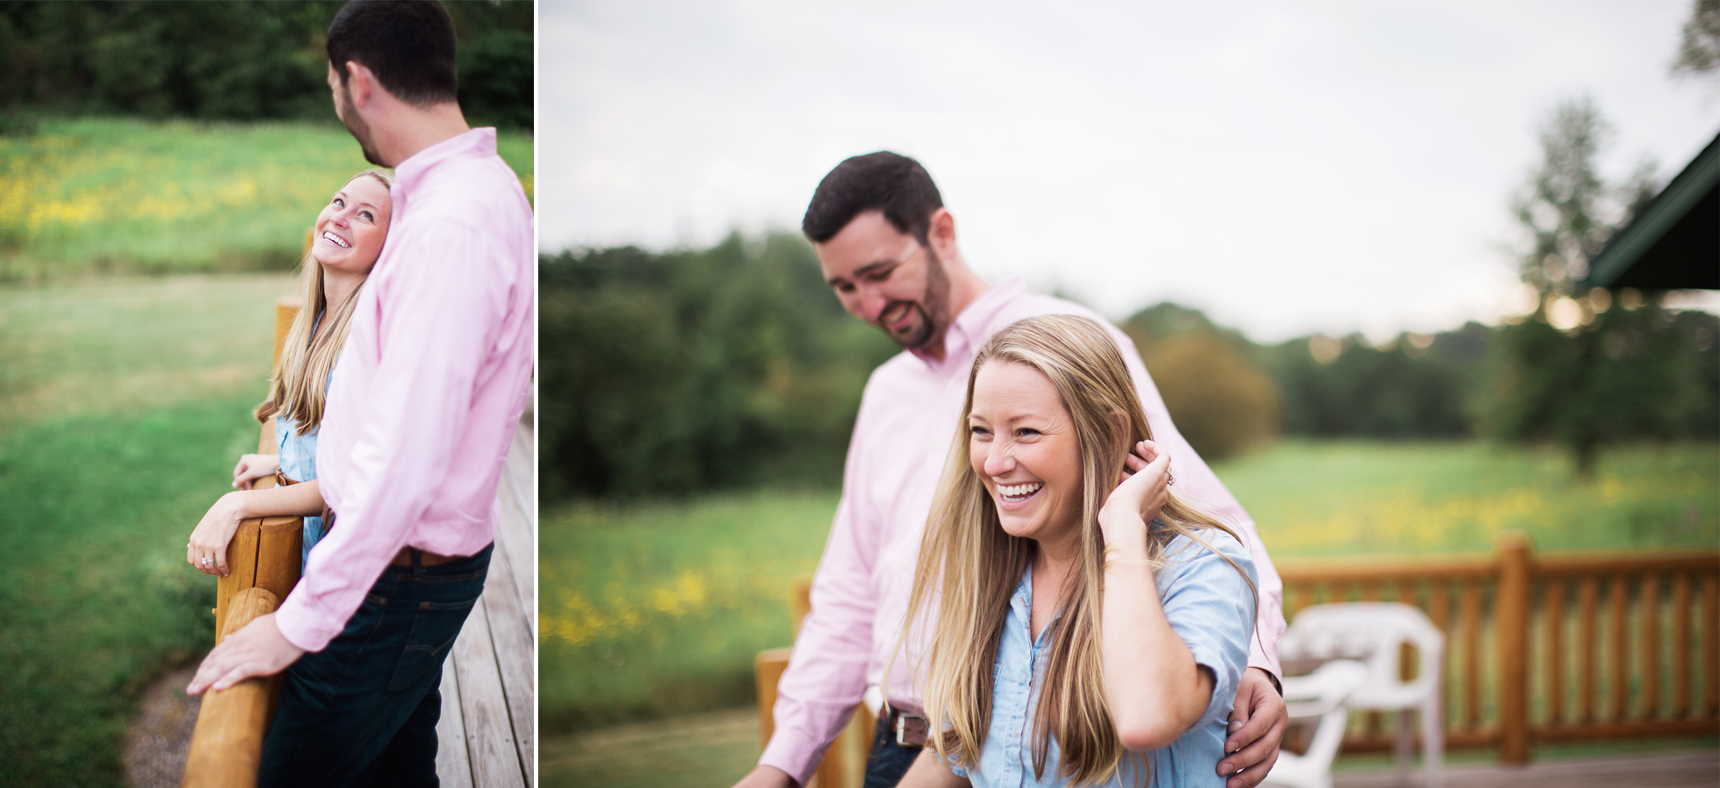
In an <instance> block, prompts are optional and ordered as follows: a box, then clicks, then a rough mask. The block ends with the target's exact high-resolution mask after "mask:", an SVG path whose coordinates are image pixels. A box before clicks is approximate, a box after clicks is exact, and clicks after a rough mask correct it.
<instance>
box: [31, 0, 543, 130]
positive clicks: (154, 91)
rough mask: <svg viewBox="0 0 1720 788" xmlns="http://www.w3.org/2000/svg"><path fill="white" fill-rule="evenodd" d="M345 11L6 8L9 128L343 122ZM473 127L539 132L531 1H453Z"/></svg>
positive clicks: (201, 6)
mask: <svg viewBox="0 0 1720 788" xmlns="http://www.w3.org/2000/svg"><path fill="white" fill-rule="evenodd" d="M341 5H342V3H341V2H336V1H334V0H318V1H317V2H304V3H255V2H235V1H234V0H226V1H224V2H185V1H184V0H172V1H169V2H137V1H136V0H122V1H120V2H103V3H57V2H19V1H17V0H0V73H4V74H5V75H6V78H5V79H3V80H0V110H4V113H3V114H4V116H5V118H4V119H0V131H5V132H7V133H16V132H18V131H20V130H21V131H28V128H27V124H23V123H21V122H19V121H17V117H18V116H19V115H20V114H42V113H47V114H70V115H78V114H116V113H117V114H128V115H140V116H144V117H183V118H196V119H207V120H238V121H253V120H271V119H287V118H295V119H309V120H316V121H322V122H327V123H333V122H335V119H334V114H333V113H332V112H331V111H330V105H329V97H328V85H327V82H326V74H327V69H328V65H327V60H326V55H325V52H324V48H323V44H324V35H325V31H326V30H327V29H328V24H329V22H330V21H331V20H332V19H333V18H334V15H335V12H337V11H338V10H340V7H341ZM445 5H446V7H447V8H448V10H449V15H450V16H451V17H453V19H454V29H455V33H456V36H457V37H458V39H459V42H460V50H461V51H460V56H459V63H458V66H459V69H460V83H461V84H460V99H461V101H462V102H464V103H465V104H466V105H469V106H468V112H467V117H468V118H469V119H471V120H472V121H473V122H474V123H475V124H479V125H484V124H499V125H503V126H508V127H514V128H530V127H531V125H532V87H533V73H532V29H533V28H532V24H533V20H532V4H531V3H529V2H520V1H519V0H510V1H509V2H486V3H447V4H445Z"/></svg>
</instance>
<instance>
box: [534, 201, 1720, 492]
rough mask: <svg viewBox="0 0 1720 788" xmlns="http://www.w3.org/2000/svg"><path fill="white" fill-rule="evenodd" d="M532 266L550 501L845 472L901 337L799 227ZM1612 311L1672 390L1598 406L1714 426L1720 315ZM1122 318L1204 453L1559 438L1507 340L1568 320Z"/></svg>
mask: <svg viewBox="0 0 1720 788" xmlns="http://www.w3.org/2000/svg"><path fill="white" fill-rule="evenodd" d="M539 271H540V275H539V276H540V278H539V292H540V313H539V326H540V327H539V338H540V343H539V348H540V351H539V352H540V354H541V364H540V366H539V369H540V370H541V372H540V375H541V380H540V383H539V392H540V394H539V408H540V415H539V429H540V438H539V441H540V451H541V462H540V468H541V474H540V479H541V490H542V493H543V495H544V498H545V500H555V499H565V498H569V497H576V496H579V497H584V496H623V497H625V496H635V495H648V494H681V493H690V492H697V491H702V490H711V489H722V488H734V487H746V486H756V485H761V484H809V485H833V484H836V483H838V482H839V481H840V480H841V472H842V461H843V456H844V453H845V451H846V450H847V445H848V437H849V432H850V431H851V430H852V428H853V419H854V415H855V413H856V411H857V410H858V408H859V401H860V394H861V390H862V388H863V386H864V384H865V380H866V377H867V376H868V375H869V374H870V373H871V371H872V369H873V368H874V367H876V366H877V365H878V364H880V363H882V362H883V361H884V360H885V359H887V358H889V357H890V356H891V355H893V354H894V353H896V352H898V349H897V348H896V347H895V345H893V344H892V343H891V342H890V341H889V340H888V339H887V338H885V337H884V335H883V334H882V332H880V331H878V330H877V329H875V328H872V327H871V326H868V325H865V324H863V323H861V322H860V321H858V320H855V319H854V318H852V317H850V316H848V315H847V314H846V313H844V312H843V311H842V309H841V307H840V306H839V305H838V303H837V301H836V298H835V297H834V296H833V295H832V294H831V293H830V290H829V288H828V287H827V286H826V285H825V283H824V282H823V281H822V280H821V279H820V276H819V269H818V262H817V258H816V257H815V256H814V255H813V252H812V248H811V247H810V245H808V244H807V243H806V242H805V241H804V240H802V239H801V238H800V237H799V236H797V235H791V234H773V235H768V236H765V237H763V238H751V239H749V238H743V237H742V236H740V235H731V236H730V237H729V238H727V239H725V240H724V241H722V242H721V243H719V244H717V245H715V246H712V247H710V248H707V249H697V250H686V251H672V252H650V251H646V250H642V249H639V248H636V247H630V246H629V247H615V248H602V249H580V250H570V251H564V252H561V253H559V254H554V255H544V256H541V257H540V259H539ZM1612 313H1613V314H1615V318H1614V319H1615V320H1618V321H1620V322H1625V321H1627V320H1628V321H1629V322H1631V323H1633V324H1640V325H1643V326H1648V327H1649V329H1650V330H1649V334H1648V336H1649V337H1650V339H1645V340H1644V341H1643V344H1642V345H1641V346H1640V347H1638V346H1636V345H1631V346H1630V347H1626V348H1622V349H1620V350H1619V356H1618V358H1619V359H1625V358H1627V357H1634V356H1631V354H1632V353H1638V352H1639V351H1640V352H1641V353H1647V354H1648V355H1649V356H1652V357H1653V359H1654V360H1653V364H1651V365H1650V366H1653V365H1661V366H1665V368H1666V374H1660V375H1658V376H1657V377H1650V378H1646V380H1649V381H1650V382H1651V383H1652V382H1653V381H1662V382H1664V381H1669V380H1670V381H1674V382H1676V383H1677V385H1675V386H1673V387H1671V388H1669V389H1666V390H1664V391H1662V392H1661V394H1662V395H1663V396H1657V397H1648V398H1646V399H1645V398H1642V397H1640V396H1637V395H1634V394H1633V395H1631V396H1636V397H1637V398H1636V399H1628V398H1627V399H1622V400H1619V401H1618V402H1617V403H1616V405H1615V412H1613V413H1611V414H1607V413H1602V414H1600V415H1599V416H1598V417H1599V418H1601V419H1602V420H1604V421H1606V422H1607V423H1609V424H1612V423H1616V424H1618V425H1620V429H1621V430H1623V429H1625V428H1626V427H1629V428H1630V429H1633V430H1634V432H1633V433H1631V435H1630V437H1637V438H1658V439H1704V440H1714V439H1717V438H1720V347H1717V345H1720V342H1717V341H1716V340H1720V318H1717V317H1716V316H1714V315H1710V314H1706V313H1701V312H1672V311H1670V310H1666V309H1664V308H1661V307H1659V306H1657V305H1656V304H1655V303H1654V302H1653V301H1652V300H1644V301H1643V302H1642V303H1640V304H1638V305H1635V306H1634V308H1631V309H1627V308H1625V307H1624V306H1622V305H1621V306H1619V307H1617V308H1616V309H1615V310H1612ZM1122 327H1123V329H1124V331H1125V332H1127V333H1128V334H1130V336H1131V337H1132V338H1133V339H1134V340H1135V343H1136V346H1137V348H1138V349H1139V350H1140V351H1141V355H1142V358H1143V360H1145V361H1146V363H1147V367H1148V370H1149V371H1150V373H1151V374H1152V375H1153V378H1154V381H1155V383H1156V385H1157V386H1158V388H1159V390H1160V392H1161V393H1162V394H1163V395H1164V398H1165V401H1166V405H1167V407H1168V408H1169V409H1170V412H1171V417H1172V419H1173V420H1174V421H1175V422H1176V424H1177V427H1178V429H1179V430H1181V431H1182V432H1183V434H1184V435H1185V437H1187V438H1188V439H1189V442H1190V443H1191V444H1193V445H1194V447H1195V448H1196V450H1198V451H1200V452H1201V454H1202V456H1204V457H1207V458H1208V459H1215V460H1216V459H1222V458H1224V457H1227V456H1233V455H1235V454H1238V453H1241V452H1245V451H1247V450H1249V449H1250V448H1253V447H1255V446H1258V445H1261V444H1264V443H1267V442H1270V441H1271V440H1273V439H1274V438H1277V437H1279V436H1280V435H1287V436H1296V437H1307V438H1370V439H1392V440H1444V439H1458V438H1468V437H1494V438H1499V439H1505V440H1525V441H1537V440H1543V439H1548V438H1556V437H1557V436H1556V435H1542V434H1538V433H1535V432H1534V431H1532V430H1530V431H1524V430H1523V429H1522V428H1521V419H1522V417H1521V416H1520V415H1519V411H1521V410H1523V409H1524V408H1525V407H1526V403H1527V402H1528V401H1529V400H1527V399H1525V397H1524V393H1523V392H1522V391H1521V385H1522V384H1521V383H1520V378H1521V376H1522V374H1523V373H1522V371H1521V370H1520V369H1518V368H1517V367H1515V366H1514V365H1513V363H1512V359H1513V358H1514V355H1513V352H1512V348H1514V347H1515V345H1513V344H1511V343H1512V342H1514V341H1515V340H1511V339H1509V337H1511V336H1514V334H1515V332H1520V331H1522V332H1536V333H1537V334H1544V333H1545V332H1546V331H1552V332H1554V333H1556V334H1559V332H1558V331H1557V330H1556V329H1552V328H1551V327H1549V326H1547V325H1546V324H1545V323H1542V322H1539V321H1537V320H1536V319H1535V318H1534V317H1533V316H1530V317H1528V318H1526V319H1524V320H1523V321H1522V322H1521V323H1520V324H1519V325H1517V326H1509V325H1507V326H1504V327H1492V326H1485V325H1482V324H1480V323H1473V322H1472V323H1468V324H1466V325H1464V326H1462V327H1460V328H1457V329H1454V330H1451V331H1447V332H1442V333H1438V334H1433V335H1415V334H1405V335H1402V336H1400V337H1398V338H1397V339H1396V340H1394V341H1391V342H1386V343H1380V344H1378V345H1376V344H1373V343H1370V342H1368V341H1367V340H1366V339H1365V338H1364V337H1362V336H1360V335H1355V336H1349V337H1324V336H1316V337H1302V338H1298V339H1293V340H1289V341H1285V342H1280V343H1274V344H1258V343H1255V342H1252V341H1250V340H1249V339H1247V338H1246V337H1244V336H1243V335H1242V334H1241V333H1239V332H1237V331H1235V330H1233V329H1228V328H1225V327H1222V326H1218V325H1216V324H1214V323H1213V322H1212V321H1211V320H1210V319H1208V318H1207V317H1206V316H1205V315H1204V314H1202V313H1201V312H1199V311H1198V310H1194V309H1189V308H1186V307H1182V306H1178V305H1176V304H1168V303H1167V304H1159V305H1156V306H1152V307H1149V308H1146V309H1143V310H1141V311H1140V312H1137V313H1136V314H1134V315H1133V316H1131V317H1130V318H1129V319H1128V320H1125V321H1123V323H1122ZM1559 335H1560V336H1564V335H1563V334H1559ZM1657 343H1658V344H1657ZM1633 348H1635V349H1634V350H1633ZM1657 348H1659V349H1657ZM1651 351H1652V352H1651ZM1662 351H1665V352H1662ZM1618 385H1619V386H1620V387H1622V388H1626V389H1631V388H1632V386H1633V385H1634V384H1631V383H1627V382H1623V381H1621V382H1619V384H1618ZM1655 385H1663V384H1655ZM1635 388H1637V389H1640V388H1641V386H1636V387H1635ZM1639 393H1640V392H1639ZM1609 396H1610V395H1609Z"/></svg>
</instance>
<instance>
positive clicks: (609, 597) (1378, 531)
mask: <svg viewBox="0 0 1720 788" xmlns="http://www.w3.org/2000/svg"><path fill="white" fill-rule="evenodd" d="M1218 471H1219V473H1220V474H1221V475H1222V477H1223V478H1224V479H1225V481H1226V483H1227V484H1228V485H1229V487H1230V488H1231V490H1232V491H1233V492H1234V493H1235V494H1236V496H1237V497H1238V498H1239V499H1240V500H1241V501H1242V502H1243V504H1244V505H1245V506H1246V507H1247V509H1248V510H1249V512H1250V514H1251V515H1252V516H1253V517H1254V518H1255V520H1256V522H1257V523H1258V524H1259V528H1260V532H1261V534H1262V538H1263V539H1264V540H1265V541H1266V543H1267V546H1268V547H1269V548H1270V549H1271V551H1272V554H1273V555H1274V556H1275V557H1277V558H1280V559H1289V558H1295V557H1307V556H1339V555H1371V554H1420V553H1450V552H1469V551H1487V550H1489V549H1490V548H1491V546H1492V544H1493V539H1494V537H1495V536H1496V535H1497V534H1499V533H1500V532H1501V531H1504V530H1507V529H1515V530H1522V531H1526V532H1528V533H1529V534H1530V535H1531V537H1532V538H1533V539H1534V540H1535V544H1536V546H1537V549H1541V550H1573V549H1598V548H1609V547H1621V548H1623V547H1650V546H1656V547H1658V546H1689V547H1700V546H1705V547H1710V548H1712V547H1715V546H1716V545H1720V500H1717V496H1716V495H1715V490H1716V480H1720V447H1716V446H1714V445H1694V446H1692V445H1671V446H1639V447H1628V448H1621V449H1618V450H1615V451H1613V452H1610V453H1608V454H1605V455H1603V458H1602V461H1601V466H1600V471H1599V474H1598V476H1597V478H1596V480H1595V481H1594V482H1593V483H1592V484H1588V485H1579V484H1575V483H1574V482H1573V481H1572V480H1571V472H1570V464H1569V461H1568V460H1567V458H1566V457H1565V456H1564V455H1563V454H1561V453H1559V452H1557V451H1552V450H1547V451H1538V450H1519V449H1502V448H1496V447H1494V446H1491V445H1489V444H1486V443H1481V442H1464V443H1446V444H1376V443H1304V442H1285V443H1281V444H1278V445H1277V446H1275V447H1272V448H1270V449H1268V450H1265V451H1261V452H1258V453H1255V454H1252V455H1249V456H1247V457H1244V458H1241V459H1239V460H1236V461H1234V462H1231V463H1229V464H1227V465H1224V466H1221V467H1219V468H1218ZM835 504H836V497H835V494H834V493H828V492H826V493H816V492H781V493H770V492H758V493H747V494H737V495H723V496H712V497H708V498H703V499H697V500H693V501H688V502H681V503H643V504H635V505H632V506H626V507H605V506H598V505H591V504H582V505H573V506H566V507H562V508H558V509H548V510H546V511H544V512H543V520H542V522H543V528H542V535H541V537H540V540H539V544H540V547H539V550H540V564H539V566H540V571H541V573H542V574H541V576H542V581H543V586H542V588H543V593H542V597H541V601H540V604H539V615H540V619H541V624H542V632H543V644H542V648H541V653H542V657H541V665H542V668H541V675H542V688H541V695H540V697H541V699H542V701H541V706H542V720H543V724H544V727H545V729H546V730H547V731H564V732H565V731H573V730H580V729H586V728H591V727H596V726H601V725H606V724H612V723H616V722H621V721H625V720H629V719H642V718H648V717H655V716H667V715H671V714H676V713H682V712H690V711H695V710H700V709H711V708H719V707H720V705H721V704H723V703H730V704H744V703H747V702H749V701H750V699H751V698H752V697H753V696H752V685H751V681H750V679H751V676H752V656H753V654H754V653H755V652H757V651H758V650H760V649H763V648H770V647H775V646H784V645H788V643H789V642H790V640H791V635H790V627H789V620H788V616H789V613H788V602H787V586H788V584H789V582H790V581H791V580H792V579H793V578H794V577H795V576H797V575H800V574H804V573H809V572H811V571H812V570H813V569H814V568H815V567H816V565H817V561H818V556H819V553H820V552H821V551H822V549H823V545H824V537H825V534H826V531H827V530H828V528H829V523H830V516H831V512H832V511H833V510H834V508H835Z"/></svg>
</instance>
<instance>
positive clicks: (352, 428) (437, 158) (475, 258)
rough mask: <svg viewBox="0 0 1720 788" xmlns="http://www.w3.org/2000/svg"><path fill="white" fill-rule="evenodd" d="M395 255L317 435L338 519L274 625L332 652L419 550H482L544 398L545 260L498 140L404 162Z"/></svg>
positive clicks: (365, 300) (357, 326) (372, 295)
mask: <svg viewBox="0 0 1720 788" xmlns="http://www.w3.org/2000/svg"><path fill="white" fill-rule="evenodd" d="M394 178H395V180H394V188H393V190H392V191H391V192H390V194H391V196H392V198H393V202H394V206H393V221H392V223H391V225H390V227H389V230H388V240H387V242H386V244H385V245H384V246H383V249H382V256H381V257H380V258H378V259H377V261H376V266H375V267H374V268H373V269H371V273H370V278H369V279H368V280H367V281H366V282H365V284H364V288H363V289H362V290H360V291H359V295H358V304H357V307H356V308H357V311H356V312H355V313H354V314H353V318H352V331H351V333H350V334H349V335H348V336H347V340H346V345H345V347H344V348H343V349H342V351H341V356H340V361H339V368H340V371H339V372H338V373H337V374H335V375H334V376H333V377H334V381H333V384H332V385H331V386H330V388H329V392H328V407H327V410H326V411H325V415H324V416H323V421H322V426H321V428H320V433H319V437H318V439H317V460H316V463H317V478H318V479H319V480H320V481H321V484H322V496H323V499H324V500H325V501H327V502H328V504H329V506H330V507H331V508H333V509H334V511H335V514H336V515H337V516H338V517H337V522H336V523H335V524H334V528H333V530H332V531H330V532H329V534H328V536H327V537H325V538H324V539H323V540H322V541H320V542H318V543H317V545H316V547H314V548H312V550H311V555H310V563H309V565H307V566H306V567H305V572H304V577H303V579H301V580H300V581H299V584H298V587H296V588H294V589H293V592H292V593H291V594H288V595H287V599H286V601H285V602H283V603H282V604H281V608H280V612H279V613H278V614H277V615H276V616H275V621H276V624H277V625H279V627H280V629H281V634H283V635H285V636H286V638H287V640H289V641H292V643H293V645H295V646H298V647H299V648H302V649H304V650H306V651H321V650H322V648H323V647H324V646H326V645H328V642H329V641H330V640H333V639H334V637H335V636H336V635H338V634H340V632H341V630H342V629H343V628H344V627H345V626H346V621H347V619H348V618H351V617H352V614H353V612H354V611H355V610H357V609H358V606H359V604H360V603H361V602H363V601H364V595H365V592H367V591H369V590H370V587H371V585H372V584H374V583H375V582H376V579H377V578H378V577H380V576H381V575H382V572H383V569H384V568H385V567H387V566H388V562H389V560H390V559H392V558H393V557H394V555H395V554H396V553H398V552H400V549H401V548H402V547H405V546H408V545H410V546H412V547H416V548H419V549H421V550H425V551H428V552H432V553H440V554H442V555H472V554H474V553H476V552H478V551H479V550H482V549H483V548H484V545H486V544H489V543H490V542H492V541H494V540H495V537H496V519H497V505H496V483H497V482H498V480H499V479H500V478H501V471H502V461H503V459H504V458H506V456H507V451H508V444H509V442H510V440H511V439H512V437H513V432H514V425H515V423H516V422H518V421H519V417H520V411H521V410H522V409H524V408H525V404H526V398H527V397H528V396H530V379H531V370H532V342H533V329H534V325H535V317H534V310H535V306H534V304H533V293H534V288H535V285H536V281H537V280H536V268H537V266H536V250H535V247H534V245H533V240H532V211H531V205H530V203H528V202H527V201H526V196H525V192H524V191H523V190H521V188H520V181H519V178H518V177H516V176H515V175H514V172H513V170H511V169H509V168H508V165H507V164H506V163H504V162H503V161H502V160H501V158H500V157H498V156H497V155H496V130H495V129H489V128H483V129H473V130H471V131H468V132H466V133H465V134H461V135H460V136H458V137H454V138H452V139H449V140H445V141H443V142H441V143H438V144H436V145H433V146H431V147H429V148H426V149H424V150H422V151H420V152H418V154H417V155H414V156H413V157H412V158H410V159H407V160H406V161H404V162H401V163H400V165H399V166H398V167H396V168H395V171H394Z"/></svg>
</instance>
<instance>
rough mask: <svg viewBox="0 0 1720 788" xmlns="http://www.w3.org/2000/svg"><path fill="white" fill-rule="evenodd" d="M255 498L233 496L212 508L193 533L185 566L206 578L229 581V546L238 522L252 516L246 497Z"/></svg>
mask: <svg viewBox="0 0 1720 788" xmlns="http://www.w3.org/2000/svg"><path fill="white" fill-rule="evenodd" d="M255 494H256V493H252V492H230V493H227V494H226V495H223V496H221V499H220V500H218V501H216V502H215V505H214V506H211V507H209V512H208V513H207V514H205V515H203V520H202V521H201V522H199V523H197V528H196V529H194V530H192V532H191V541H189V542H187V543H186V544H185V562H186V563H188V564H190V565H192V566H194V567H197V570H198V571H200V572H202V573H204V574H207V575H214V576H216V577H226V576H227V573H228V571H229V570H228V568H227V543H228V542H231V541H233V534H234V532H236V531H238V530H239V521H240V520H243V519H245V518H246V517H249V516H252V515H250V514H249V513H248V512H246V510H245V506H244V501H245V496H247V495H255Z"/></svg>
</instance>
